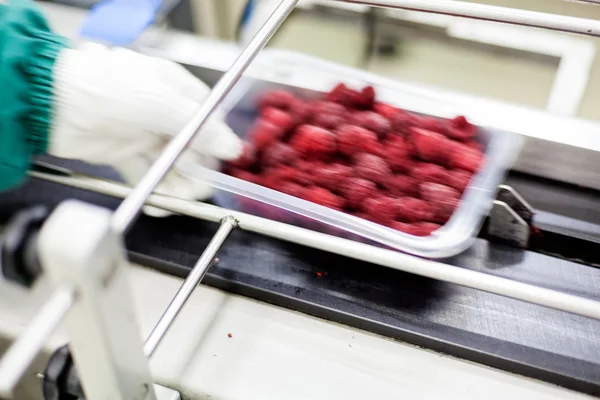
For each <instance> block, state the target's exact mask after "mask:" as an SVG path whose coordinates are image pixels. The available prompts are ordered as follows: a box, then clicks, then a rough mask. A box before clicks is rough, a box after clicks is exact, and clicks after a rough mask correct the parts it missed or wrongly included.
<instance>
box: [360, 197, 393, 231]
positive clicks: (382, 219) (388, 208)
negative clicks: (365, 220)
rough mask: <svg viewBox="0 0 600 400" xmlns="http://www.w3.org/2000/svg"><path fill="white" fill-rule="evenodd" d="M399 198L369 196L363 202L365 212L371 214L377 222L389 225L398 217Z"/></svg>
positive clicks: (362, 206)
mask: <svg viewBox="0 0 600 400" xmlns="http://www.w3.org/2000/svg"><path fill="white" fill-rule="evenodd" d="M397 203H398V199H394V198H393V197H387V196H377V197H367V198H366V199H365V200H364V201H363V202H362V204H361V208H362V210H363V211H364V212H366V213H367V214H369V215H370V216H371V217H373V219H374V220H375V222H377V223H380V224H384V225H387V224H388V223H389V222H390V221H393V220H394V219H395V218H396V215H397V212H398V211H397V210H398V204H397Z"/></svg>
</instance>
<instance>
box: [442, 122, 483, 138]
mask: <svg viewBox="0 0 600 400" xmlns="http://www.w3.org/2000/svg"><path fill="white" fill-rule="evenodd" d="M449 125H450V126H449V127H448V129H447V131H446V132H445V133H446V135H447V136H448V137H449V138H452V139H456V140H460V141H463V142H464V141H467V140H471V139H473V138H474V137H475V135H477V127H476V126H475V125H473V124H471V123H470V122H469V121H467V119H466V118H465V117H463V116H462V115H460V116H458V117H456V118H454V119H451V120H450V124H449Z"/></svg>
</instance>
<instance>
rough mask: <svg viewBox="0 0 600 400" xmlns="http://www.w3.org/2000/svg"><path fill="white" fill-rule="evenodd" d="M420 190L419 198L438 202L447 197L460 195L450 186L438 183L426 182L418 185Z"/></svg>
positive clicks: (455, 197)
mask: <svg viewBox="0 0 600 400" xmlns="http://www.w3.org/2000/svg"><path fill="white" fill-rule="evenodd" d="M419 188H420V190H421V198H422V199H423V200H427V201H429V202H433V203H435V202H440V201H446V200H448V199H456V200H458V198H459V197H460V193H459V192H458V191H457V190H456V189H453V188H451V187H450V186H446V185H442V184H440V183H432V182H426V183H421V184H420V185H419Z"/></svg>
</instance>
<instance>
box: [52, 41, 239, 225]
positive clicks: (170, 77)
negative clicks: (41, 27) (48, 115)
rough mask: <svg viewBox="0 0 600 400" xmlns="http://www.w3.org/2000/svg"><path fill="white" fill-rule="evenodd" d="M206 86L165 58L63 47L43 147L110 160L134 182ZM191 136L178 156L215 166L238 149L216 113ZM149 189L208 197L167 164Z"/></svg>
mask: <svg viewBox="0 0 600 400" xmlns="http://www.w3.org/2000/svg"><path fill="white" fill-rule="evenodd" d="M209 92H210V89H209V88H208V86H206V85H205V84H204V83H203V82H201V81H199V80H198V79H196V78H195V77H194V76H193V75H192V74H191V73H189V72H188V71H187V70H186V69H185V68H183V67H182V66H180V65H178V64H175V63H172V62H170V61H166V60H161V59H156V58H152V57H148V56H144V55H141V54H138V53H135V52H133V51H130V50H126V49H120V48H110V49H109V48H107V47H105V46H103V45H98V44H92V43H87V44H85V45H83V46H82V47H80V48H78V49H65V50H63V51H62V52H61V54H60V55H59V57H58V59H57V63H56V66H55V68H54V94H55V103H54V110H53V114H54V116H53V125H52V130H51V133H50V146H49V153H50V154H52V155H54V156H57V157H63V158H72V159H79V160H83V161H86V162H89V163H94V164H107V165H111V166H113V167H114V168H115V169H116V170H118V171H119V172H120V173H121V175H122V177H123V179H125V181H126V182H127V183H128V184H130V185H135V184H136V183H138V182H139V180H140V178H141V177H142V176H143V175H144V174H145V173H146V172H147V171H148V169H149V168H150V165H151V164H152V162H153V161H154V160H155V159H156V157H157V156H158V155H159V154H160V152H161V150H162V149H163V148H164V146H165V144H166V143H167V142H168V141H169V140H170V139H171V137H172V136H173V135H175V134H177V133H178V132H179V131H180V130H181V129H182V128H183V127H184V126H185V124H186V123H187V122H188V121H189V119H190V118H191V116H192V115H193V114H194V112H195V111H196V110H197V109H198V107H199V106H200V105H201V103H202V102H204V101H205V100H206V97H207V96H208V94H209ZM196 137H197V138H198V139H195V140H194V141H193V142H192V143H191V145H190V147H189V148H188V150H186V152H185V153H184V154H183V155H182V156H181V158H180V161H181V162H195V163H201V164H202V165H204V166H206V167H209V168H216V167H217V165H218V162H217V158H219V159H223V160H233V159H235V158H237V157H238V156H239V155H240V154H241V152H242V144H241V141H240V140H239V138H238V137H237V136H236V135H235V133H234V132H233V131H231V129H229V127H228V126H227V125H226V124H225V123H224V122H223V119H222V115H221V114H220V113H215V114H213V116H212V118H211V119H210V120H209V121H207V123H206V124H205V126H204V128H203V131H202V132H199V133H198V135H197V136H196ZM156 192H158V193H162V194H166V195H169V196H173V197H178V198H183V199H187V200H194V199H198V200H202V199H206V198H208V197H210V195H211V188H210V187H209V186H208V185H201V184H198V183H196V182H193V181H190V180H189V179H187V178H185V177H183V176H182V175H181V174H179V173H178V172H177V171H175V170H174V169H173V170H171V172H170V173H169V174H168V175H167V176H166V177H165V178H164V179H163V181H162V183H161V184H160V185H159V186H158V188H157V189H156ZM145 211H146V212H147V213H150V214H152V215H157V216H162V215H167V214H168V213H165V212H163V211H160V210H156V209H152V208H146V209H145Z"/></svg>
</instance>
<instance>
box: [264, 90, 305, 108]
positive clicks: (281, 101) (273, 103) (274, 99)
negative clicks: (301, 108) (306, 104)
mask: <svg viewBox="0 0 600 400" xmlns="http://www.w3.org/2000/svg"><path fill="white" fill-rule="evenodd" d="M295 101H296V97H294V95H293V94H291V93H289V92H286V91H284V90H274V91H272V92H267V93H265V94H264V95H262V96H261V97H260V98H259V100H258V108H259V109H261V110H262V109H265V108H267V107H275V108H279V109H282V110H288V109H289V108H290V107H291V106H292V104H293V103H294V102H295Z"/></svg>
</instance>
